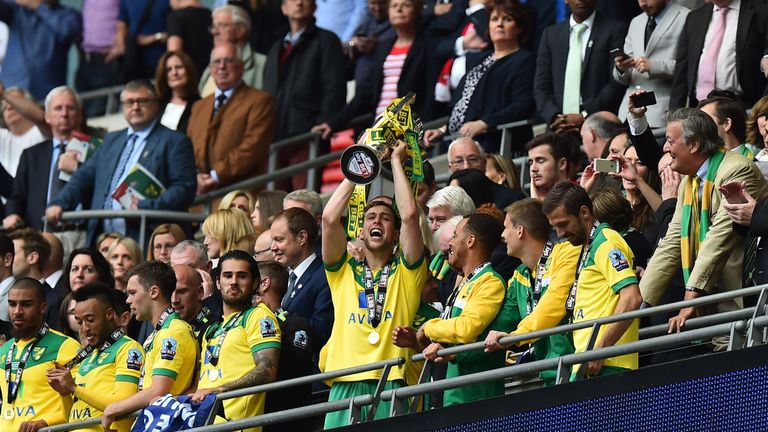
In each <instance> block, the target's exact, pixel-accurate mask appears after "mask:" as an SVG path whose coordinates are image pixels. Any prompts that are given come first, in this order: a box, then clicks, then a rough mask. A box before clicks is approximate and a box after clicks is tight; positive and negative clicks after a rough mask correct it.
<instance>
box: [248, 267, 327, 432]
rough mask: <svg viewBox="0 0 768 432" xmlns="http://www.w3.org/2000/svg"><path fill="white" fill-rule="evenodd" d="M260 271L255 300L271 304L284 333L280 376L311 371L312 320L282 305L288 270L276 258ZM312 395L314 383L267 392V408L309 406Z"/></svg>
mask: <svg viewBox="0 0 768 432" xmlns="http://www.w3.org/2000/svg"><path fill="white" fill-rule="evenodd" d="M259 273H260V274H261V284H260V285H259V293H258V294H257V295H256V296H255V297H256V300H255V301H254V303H264V304H265V305H267V307H269V309H270V310H271V311H272V313H274V314H275V318H277V322H278V324H279V325H280V333H281V335H282V340H281V342H280V362H279V363H278V366H277V380H278V381H283V380H287V379H292V378H298V377H302V376H307V375H311V374H312V368H313V365H312V363H313V362H312V358H313V353H314V352H315V349H314V345H313V339H312V330H311V327H310V325H309V322H308V321H307V320H306V319H304V318H303V317H301V316H299V315H296V314H293V313H290V312H288V311H286V310H284V309H283V308H282V307H281V306H280V302H282V301H283V298H284V297H285V293H286V289H287V287H288V270H287V269H286V268H285V267H284V266H283V265H282V264H280V263H278V262H276V261H265V262H260V263H259ZM318 350H319V349H318ZM311 399H312V385H311V384H304V385H302V386H298V387H291V388H288V389H284V390H278V391H273V392H269V393H267V401H266V404H265V406H264V412H265V413H269V412H276V411H283V410H287V409H291V408H298V407H302V406H306V405H309V404H310V401H311ZM309 423H310V421H309V419H303V420H295V421H292V422H285V423H280V424H277V425H273V426H268V427H265V428H264V429H263V431H264V432H270V431H278V430H279V431H284V430H297V431H299V430H309V429H311V424H309Z"/></svg>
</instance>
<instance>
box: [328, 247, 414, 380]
mask: <svg viewBox="0 0 768 432" xmlns="http://www.w3.org/2000/svg"><path fill="white" fill-rule="evenodd" d="M393 258H394V262H393V263H390V264H392V265H394V267H393V269H392V270H390V273H389V280H388V283H387V295H386V298H385V299H384V307H383V310H382V316H381V322H380V323H379V325H378V326H377V327H376V328H375V329H374V328H373V326H371V324H370V322H369V321H368V308H367V304H366V299H365V270H364V266H363V262H361V261H357V260H355V259H354V258H351V257H350V256H349V255H348V254H347V253H346V252H345V253H344V257H343V258H342V259H341V260H340V261H339V262H338V263H325V274H326V276H327V278H328V286H329V287H330V289H331V299H332V300H333V308H334V319H333V329H332V330H331V337H330V339H329V340H328V343H327V344H326V345H325V346H324V347H323V349H322V351H321V352H320V370H322V371H326V372H328V371H334V370H338V369H344V368H348V367H352V366H359V365H363V364H369V363H374V362H377V361H382V360H387V359H391V358H395V357H407V356H408V355H409V350H408V349H407V348H400V347H397V346H395V345H394V344H393V343H392V338H391V335H392V330H394V328H395V327H396V326H409V325H411V323H413V321H414V318H415V316H416V311H417V310H418V309H419V304H420V303H421V289H422V287H423V285H424V282H425V281H426V279H427V263H426V261H425V259H424V258H423V257H422V258H419V260H418V261H416V262H415V263H412V264H411V263H407V262H406V261H405V258H404V257H403V255H402V253H401V252H397V254H396V255H395V256H394V257H393ZM380 275H381V269H373V282H374V287H375V288H374V289H375V290H378V283H379V276H380ZM374 331H375V332H376V333H378V335H379V339H378V341H376V343H371V342H370V341H369V335H370V334H371V332H374ZM379 377H381V370H380V369H379V370H375V371H369V372H363V373H359V374H355V375H347V376H344V377H339V378H335V379H333V380H329V381H326V383H327V384H328V385H330V384H331V383H333V382H342V381H343V382H354V381H362V380H377V379H379ZM405 379H406V367H405V365H402V366H397V367H394V368H393V369H392V370H391V371H390V373H389V380H390V381H395V380H405Z"/></svg>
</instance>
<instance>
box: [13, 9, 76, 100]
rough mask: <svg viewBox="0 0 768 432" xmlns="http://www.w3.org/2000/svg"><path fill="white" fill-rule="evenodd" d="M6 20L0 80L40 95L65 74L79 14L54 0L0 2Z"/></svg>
mask: <svg viewBox="0 0 768 432" xmlns="http://www.w3.org/2000/svg"><path fill="white" fill-rule="evenodd" d="M0 21H3V22H4V23H6V24H8V28H9V30H10V35H9V36H8V49H7V51H6V53H5V61H4V62H3V68H2V72H0V80H2V81H3V82H4V83H6V84H8V85H9V86H18V87H20V88H23V89H27V90H29V92H30V93H32V95H34V97H35V98H37V99H41V100H42V99H43V98H44V97H45V95H46V94H47V93H48V92H49V91H50V90H51V89H52V88H54V87H57V86H60V85H63V84H64V83H65V81H66V77H67V55H68V53H69V47H70V46H71V45H72V44H73V43H74V42H75V41H76V40H77V39H78V38H79V37H80V34H81V32H82V24H81V19H80V14H79V13H78V12H77V11H76V10H74V9H72V8H70V7H66V6H62V5H60V4H59V2H58V1H57V0H36V1H16V2H2V3H0Z"/></svg>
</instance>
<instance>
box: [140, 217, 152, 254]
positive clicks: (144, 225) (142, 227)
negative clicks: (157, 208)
mask: <svg viewBox="0 0 768 432" xmlns="http://www.w3.org/2000/svg"><path fill="white" fill-rule="evenodd" d="M139 223H140V225H139V246H140V247H142V248H143V247H144V240H145V239H146V238H147V216H145V215H144V214H142V215H141V219H140V222H139ZM149 247H152V245H150V246H149Z"/></svg>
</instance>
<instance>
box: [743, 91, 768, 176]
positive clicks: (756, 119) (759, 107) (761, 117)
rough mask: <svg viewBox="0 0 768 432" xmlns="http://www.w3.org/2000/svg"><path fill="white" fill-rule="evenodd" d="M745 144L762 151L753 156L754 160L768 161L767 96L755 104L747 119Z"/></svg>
mask: <svg viewBox="0 0 768 432" xmlns="http://www.w3.org/2000/svg"><path fill="white" fill-rule="evenodd" d="M747 144H752V145H753V146H755V147H757V148H759V149H762V150H760V152H759V153H757V154H756V155H755V159H758V160H762V161H768V150H766V149H765V148H766V144H768V96H764V97H762V98H761V99H760V100H758V101H757V102H755V105H754V106H753V107H752V113H751V114H750V115H749V119H747Z"/></svg>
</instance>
